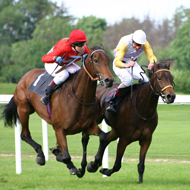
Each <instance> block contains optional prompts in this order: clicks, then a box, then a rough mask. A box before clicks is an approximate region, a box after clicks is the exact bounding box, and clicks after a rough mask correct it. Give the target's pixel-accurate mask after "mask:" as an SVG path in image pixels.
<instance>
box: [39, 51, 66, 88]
mask: <svg viewBox="0 0 190 190" xmlns="http://www.w3.org/2000/svg"><path fill="white" fill-rule="evenodd" d="M65 55H66V54H64V55H63V57H62V59H63V58H64V57H65ZM58 66H59V64H57V66H56V67H55V69H54V70H53V72H52V73H51V74H50V75H49V77H51V76H52V74H53V73H54V71H55V70H56V69H57V67H58ZM49 77H48V78H47V79H46V80H45V81H44V82H43V83H42V84H41V85H40V86H39V87H38V88H37V89H39V88H40V87H41V86H43V85H44V84H45V83H46V81H47V80H48V79H49Z"/></svg>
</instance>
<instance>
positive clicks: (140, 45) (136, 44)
mask: <svg viewBox="0 0 190 190" xmlns="http://www.w3.org/2000/svg"><path fill="white" fill-rule="evenodd" d="M133 44H134V45H135V46H139V47H142V46H143V45H142V44H138V43H136V42H135V41H134V40H133Z"/></svg>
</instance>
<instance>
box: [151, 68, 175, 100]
mask: <svg viewBox="0 0 190 190" xmlns="http://www.w3.org/2000/svg"><path fill="white" fill-rule="evenodd" d="M161 71H162V72H170V70H168V69H160V70H158V71H156V72H155V73H154V79H155V80H154V81H155V86H156V89H157V92H155V90H154V88H153V87H152V85H151V84H150V80H149V85H150V88H151V89H152V91H153V93H154V94H155V95H157V96H160V97H161V98H162V100H163V102H164V103H165V95H164V94H163V92H164V90H166V89H167V88H173V85H174V83H173V85H167V86H165V87H164V88H162V89H161V88H160V86H159V85H158V82H157V73H158V72H161Z"/></svg>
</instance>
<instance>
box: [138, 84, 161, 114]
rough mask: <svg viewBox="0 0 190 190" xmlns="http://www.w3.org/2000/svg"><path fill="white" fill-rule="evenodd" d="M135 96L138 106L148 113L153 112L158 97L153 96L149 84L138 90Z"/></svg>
mask: <svg viewBox="0 0 190 190" xmlns="http://www.w3.org/2000/svg"><path fill="white" fill-rule="evenodd" d="M137 96H138V97H137V102H138V104H140V105H141V106H142V107H144V108H147V109H149V110H150V111H151V110H152V111H155V109H156V107H157V104H158V98H159V96H158V95H155V93H154V92H153V90H152V88H151V87H150V84H149V83H147V84H146V85H145V86H144V87H143V88H141V89H140V90H139V92H138V95H137Z"/></svg>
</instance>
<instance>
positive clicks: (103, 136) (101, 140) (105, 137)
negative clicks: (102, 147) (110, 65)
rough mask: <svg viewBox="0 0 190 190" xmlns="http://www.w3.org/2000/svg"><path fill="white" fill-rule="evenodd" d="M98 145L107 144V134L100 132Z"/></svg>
mask: <svg viewBox="0 0 190 190" xmlns="http://www.w3.org/2000/svg"><path fill="white" fill-rule="evenodd" d="M100 143H101V144H102V143H103V144H104V143H107V133H105V132H103V131H102V132H101V134H100Z"/></svg>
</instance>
